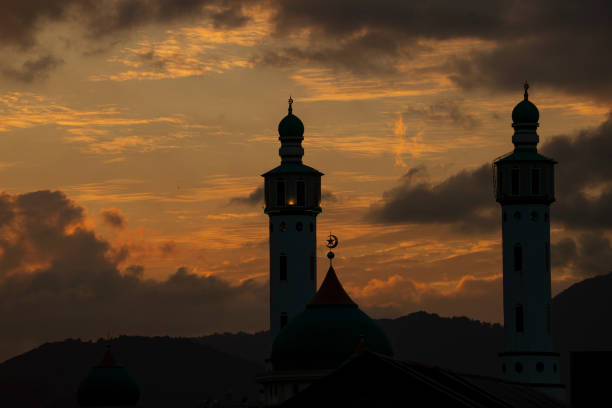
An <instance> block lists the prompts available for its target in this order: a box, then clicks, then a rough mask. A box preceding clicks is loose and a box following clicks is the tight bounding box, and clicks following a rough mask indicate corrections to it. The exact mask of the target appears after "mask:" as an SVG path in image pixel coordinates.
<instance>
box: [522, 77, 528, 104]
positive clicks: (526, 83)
mask: <svg viewBox="0 0 612 408" xmlns="http://www.w3.org/2000/svg"><path fill="white" fill-rule="evenodd" d="M523 88H525V95H524V96H525V100H526V101H527V100H529V93H527V90H528V89H529V83H528V82H527V81H525V84H524V85H523Z"/></svg>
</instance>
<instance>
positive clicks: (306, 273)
mask: <svg viewBox="0 0 612 408" xmlns="http://www.w3.org/2000/svg"><path fill="white" fill-rule="evenodd" d="M292 104H293V99H291V98H289V113H288V115H287V116H285V117H284V118H283V120H281V121H280V123H279V124H278V134H279V138H278V139H279V140H280V142H281V147H280V149H279V155H280V157H281V164H280V166H278V167H276V168H274V169H272V170H270V171H269V172H267V173H265V174H263V175H262V176H263V177H264V178H265V209H264V212H265V213H266V214H268V216H269V217H270V331H271V333H272V335H273V336H276V334H277V333H278V332H279V330H280V329H282V328H283V327H284V326H285V325H286V324H287V322H288V321H289V319H291V318H292V317H294V316H295V315H297V314H298V313H300V312H301V311H302V310H304V307H305V306H306V303H308V301H310V299H311V298H312V297H313V296H314V294H315V292H316V288H317V257H316V234H317V215H318V214H320V213H321V176H322V175H323V173H320V172H319V171H317V170H315V169H313V168H312V167H308V166H306V165H304V164H302V156H303V155H304V149H303V148H302V140H304V125H303V123H302V121H301V120H300V119H299V118H298V117H297V116H295V115H294V114H293V107H292Z"/></svg>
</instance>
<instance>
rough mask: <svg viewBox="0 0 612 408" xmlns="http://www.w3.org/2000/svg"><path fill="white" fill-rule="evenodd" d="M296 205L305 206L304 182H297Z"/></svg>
mask: <svg viewBox="0 0 612 408" xmlns="http://www.w3.org/2000/svg"><path fill="white" fill-rule="evenodd" d="M295 187H296V190H297V191H296V196H297V198H296V205H297V206H298V207H304V206H305V205H306V185H305V184H304V181H302V180H298V181H297V183H296V185H295Z"/></svg>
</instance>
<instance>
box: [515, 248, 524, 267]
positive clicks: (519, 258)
mask: <svg viewBox="0 0 612 408" xmlns="http://www.w3.org/2000/svg"><path fill="white" fill-rule="evenodd" d="M514 270H515V271H517V272H519V271H521V270H523V247H522V246H521V244H515V245H514Z"/></svg>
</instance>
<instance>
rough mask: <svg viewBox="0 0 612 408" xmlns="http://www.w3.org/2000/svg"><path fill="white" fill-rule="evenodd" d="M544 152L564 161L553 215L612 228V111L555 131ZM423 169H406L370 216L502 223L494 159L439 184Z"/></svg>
mask: <svg viewBox="0 0 612 408" xmlns="http://www.w3.org/2000/svg"><path fill="white" fill-rule="evenodd" d="M508 142H509V143H510V137H509V138H508ZM541 152H542V153H543V154H544V155H547V156H549V157H552V158H554V159H555V160H557V161H558V162H559V164H558V165H557V170H556V185H557V186H558V188H557V193H556V197H557V202H556V203H555V204H553V207H552V212H551V219H552V221H553V222H555V223H559V224H561V225H563V226H564V227H566V228H570V229H575V230H598V229H610V228H612V160H610V159H609V155H610V152H612V113H611V114H610V115H609V116H608V118H607V119H606V120H605V121H604V122H603V123H602V124H600V125H599V126H598V127H596V128H593V129H586V130H582V131H580V132H578V133H577V134H575V135H573V136H571V137H570V136H556V137H553V138H552V139H551V140H550V142H548V143H546V144H544V145H542V148H541ZM423 172H424V170H423V169H422V168H416V169H411V170H410V171H409V172H408V173H406V175H404V177H402V179H401V180H400V183H399V185H398V186H397V187H395V188H393V189H391V190H389V191H387V192H385V193H384V194H383V197H382V200H381V201H380V202H379V203H376V204H374V205H373V206H372V207H371V209H370V214H369V216H370V217H371V219H372V220H374V221H376V222H384V223H416V224H428V223H445V224H454V225H457V226H460V227H461V228H463V229H466V230H467V229H470V227H472V228H473V229H479V228H482V229H487V228H488V229H495V228H498V226H499V220H498V219H497V218H496V214H497V209H496V207H497V206H498V205H497V203H495V201H494V197H493V192H492V187H493V186H492V177H493V173H492V170H491V165H490V164H485V165H482V166H481V167H479V168H477V169H475V170H463V171H461V172H459V173H457V174H455V175H453V176H451V177H449V178H448V179H446V180H443V181H442V182H440V183H437V184H432V183H428V182H427V181H426V179H423V177H422V174H423Z"/></svg>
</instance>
